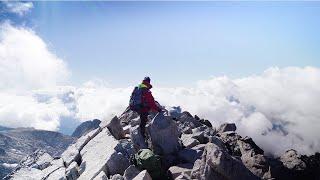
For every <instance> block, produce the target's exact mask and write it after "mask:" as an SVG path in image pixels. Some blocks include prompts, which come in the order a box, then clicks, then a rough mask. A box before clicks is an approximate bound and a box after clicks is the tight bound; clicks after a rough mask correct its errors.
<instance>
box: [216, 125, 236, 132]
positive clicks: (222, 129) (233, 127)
mask: <svg viewBox="0 0 320 180" xmlns="http://www.w3.org/2000/svg"><path fill="white" fill-rule="evenodd" d="M236 130H237V127H236V125H235V124H234V123H224V124H222V125H221V126H220V127H219V129H218V132H219V133H223V132H227V131H236Z"/></svg>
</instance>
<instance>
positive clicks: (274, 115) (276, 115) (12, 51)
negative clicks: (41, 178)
mask: <svg viewBox="0 0 320 180" xmlns="http://www.w3.org/2000/svg"><path fill="white" fill-rule="evenodd" d="M0 29H1V31H0V74H1V77H0V80H1V84H0V99H1V101H0V125H4V126H10V127H21V126H22V127H35V128H40V129H47V130H58V129H59V127H60V125H61V121H62V120H64V121H66V120H67V119H75V120H78V121H79V122H81V121H85V120H89V119H94V118H99V119H108V118H111V117H112V116H114V115H120V114H121V112H122V111H123V110H124V109H125V108H126V106H127V104H128V99H129V96H130V93H131V91H132V89H133V87H127V88H112V87H109V86H108V85H105V84H104V83H103V82H100V81H89V82H87V83H84V84H83V85H81V86H78V87H74V86H70V85H69V86H68V84H69V83H70V82H69V81H68V77H70V74H71V71H70V70H69V69H68V67H67V64H66V63H65V61H64V60H63V59H61V58H59V57H57V56H56V55H55V54H54V53H53V52H51V51H50V50H49V49H48V47H47V45H46V43H45V42H44V41H43V40H42V39H41V38H40V37H39V36H38V35H37V34H35V33H34V32H33V31H32V30H30V29H27V28H23V27H19V28H18V27H14V26H12V25H10V24H9V23H5V24H2V25H1V28H0ZM154 81H156V80H154ZM319 82H320V69H319V68H317V67H303V68H302V67H286V68H277V67H272V68H269V69H267V70H265V71H264V72H262V73H261V74H259V75H253V76H248V77H244V78H238V79H232V78H229V77H226V76H223V77H214V78H211V79H207V80H200V81H198V82H190V84H194V86H192V88H191V87H171V88H165V87H154V89H153V90H152V91H153V94H154V96H155V98H156V99H157V100H158V101H159V102H160V103H161V104H163V105H165V106H168V107H169V106H181V108H182V109H183V110H186V111H189V112H191V113H192V114H197V115H199V116H200V117H202V118H205V119H209V120H210V121H211V122H212V123H213V125H215V126H218V125H219V124H221V123H224V122H235V123H236V124H237V127H238V132H239V133H240V134H241V135H243V136H245V135H248V136H251V137H253V139H254V140H255V141H256V142H257V143H258V145H260V146H262V147H263V149H265V150H266V151H267V152H269V153H273V154H276V155H278V154H280V153H283V151H285V150H287V149H291V148H293V149H297V150H298V151H300V152H302V153H307V154H310V153H313V152H316V151H320V135H319V133H318V129H320V122H319V121H320V111H319V108H318V107H319V106H318V103H319V101H320V83H319Z"/></svg>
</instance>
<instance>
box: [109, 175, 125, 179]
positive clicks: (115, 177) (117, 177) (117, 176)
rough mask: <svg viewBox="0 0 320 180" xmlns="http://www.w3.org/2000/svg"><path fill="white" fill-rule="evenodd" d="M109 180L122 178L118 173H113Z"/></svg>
mask: <svg viewBox="0 0 320 180" xmlns="http://www.w3.org/2000/svg"><path fill="white" fill-rule="evenodd" d="M111 180H124V178H123V177H122V176H121V175H120V174H115V175H113V176H112V177H111Z"/></svg>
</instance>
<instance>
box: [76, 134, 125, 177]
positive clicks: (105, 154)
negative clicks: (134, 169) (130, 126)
mask: <svg viewBox="0 0 320 180" xmlns="http://www.w3.org/2000/svg"><path fill="white" fill-rule="evenodd" d="M117 145H118V141H117V140H116V139H115V138H114V137H113V136H112V135H111V134H110V132H109V130H108V129H107V128H105V129H103V131H101V132H100V133H99V134H98V135H97V136H95V137H94V138H93V139H91V140H90V141H89V142H88V144H87V145H86V146H85V147H84V148H83V149H82V150H81V151H80V154H81V157H82V162H81V165H80V170H79V171H80V177H79V179H84V180H87V179H90V178H92V177H95V176H96V175H98V174H99V173H100V171H102V170H103V171H104V172H106V173H107V174H108V175H113V174H114V173H116V172H119V171H122V172H121V173H123V172H124V170H125V169H126V168H127V167H128V166H129V165H128V164H129V160H128V159H127V163H124V161H125V157H124V155H123V154H122V153H120V152H117V151H116V150H115V148H116V147H117ZM117 160H119V161H120V162H121V163H120V162H119V163H117V162H115V161H117ZM124 166H127V167H124Z"/></svg>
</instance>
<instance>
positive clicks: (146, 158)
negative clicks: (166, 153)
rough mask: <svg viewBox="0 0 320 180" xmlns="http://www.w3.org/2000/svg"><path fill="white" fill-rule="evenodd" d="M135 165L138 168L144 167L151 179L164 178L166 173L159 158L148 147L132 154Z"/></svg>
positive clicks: (142, 168)
mask: <svg viewBox="0 0 320 180" xmlns="http://www.w3.org/2000/svg"><path fill="white" fill-rule="evenodd" d="M134 159H135V165H136V166H137V168H139V169H140V170H144V169H146V170H147V171H148V173H149V174H150V176H151V177H152V179H154V180H157V179H165V176H166V173H164V172H163V169H162V166H161V158H160V156H158V155H155V154H154V153H153V152H152V151H151V150H150V149H140V150H139V151H138V153H137V154H135V156H134Z"/></svg>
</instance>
